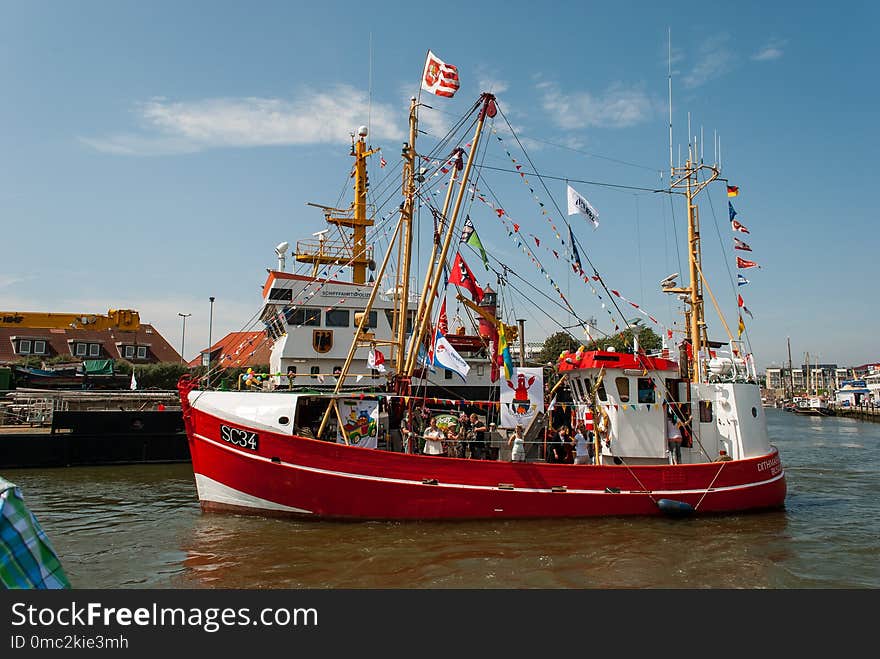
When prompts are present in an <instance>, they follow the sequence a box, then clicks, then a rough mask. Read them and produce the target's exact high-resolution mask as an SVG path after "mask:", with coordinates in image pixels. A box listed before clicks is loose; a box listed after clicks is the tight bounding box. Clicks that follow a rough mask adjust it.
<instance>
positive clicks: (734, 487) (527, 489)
mask: <svg viewBox="0 0 880 659" xmlns="http://www.w3.org/2000/svg"><path fill="white" fill-rule="evenodd" d="M194 434H195V436H196V437H197V438H198V439H201V440H202V441H204V442H208V443H209V444H213V445H214V446H217V447H218V448H221V449H223V450H225V451H231V452H232V453H234V454H235V455H238V456H241V457H245V458H248V459H250V460H258V461H261V462H267V463H269V464H272V465H275V466H278V467H287V468H289V469H299V470H302V471H310V472H312V473H315V474H323V475H325V476H340V477H343V478H352V479H357V480H365V481H375V482H380V483H397V484H401V485H425V484H424V483H422V481H416V480H408V479H403V478H385V477H383V476H368V475H366V474H352V473H350V472H346V471H335V470H331V469H321V468H319V467H307V466H305V465H297V464H293V463H291V462H274V461H272V460H271V459H269V458H264V457H263V456H261V455H255V454H252V453H244V452H242V451H238V450H236V449H234V448H232V447H230V446H226V445H224V444H222V443H220V442H217V441H215V440H213V439H209V438H208V437H205V436H204V435H200V434H198V433H194ZM784 476H785V471H784V470H783V471H781V472H779V474H778V475H777V476H774V477H773V478H770V479H768V480H765V481H759V482H756V483H746V484H743V485H729V486H727V487H713V488H711V489H709V490H708V492H731V491H734V490H745V489H748V488H752V487H760V486H762V485H768V484H770V483H773V482H775V481H778V480H779V479H781V478H783V477H784ZM425 487H445V488H456V489H462V490H490V491H493V492H494V491H502V492H545V493H546V492H550V491H551V490H550V488H549V487H548V488H531V487H516V488H514V489H513V490H499V488H498V487H497V486H494V485H464V484H462V483H438V484H437V485H425ZM706 491H707V490H706V488H700V489H696V490H648V491H646V490H621V491H620V492H619V493H615V494H641V495H644V494H658V495H664V494H668V495H671V494H703V493H704V492H706ZM566 492H567V493H569V494H606V492H605V490H572V489H568V490H566ZM554 494H558V493H556V492H554ZM276 505H278V504H276ZM306 512H308V511H306Z"/></svg>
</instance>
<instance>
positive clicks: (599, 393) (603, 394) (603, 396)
mask: <svg viewBox="0 0 880 659" xmlns="http://www.w3.org/2000/svg"><path fill="white" fill-rule="evenodd" d="M596 397H597V398H598V399H599V400H600V401H602V402H603V403H607V402H608V392H607V391H605V380H604V379H603V380H602V381H601V382H599V388H598V389H597V390H596Z"/></svg>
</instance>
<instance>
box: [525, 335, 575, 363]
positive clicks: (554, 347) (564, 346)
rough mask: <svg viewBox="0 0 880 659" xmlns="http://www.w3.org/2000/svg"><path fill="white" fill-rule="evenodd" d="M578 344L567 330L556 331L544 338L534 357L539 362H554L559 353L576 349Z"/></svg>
mask: <svg viewBox="0 0 880 659" xmlns="http://www.w3.org/2000/svg"><path fill="white" fill-rule="evenodd" d="M579 345H580V344H579V343H578V342H577V339H575V338H574V337H573V336H572V335H571V334H569V333H568V332H556V333H555V334H551V335H550V336H548V337H547V338H546V339H545V340H544V345H543V346H541V350H540V351H538V353H537V354H535V359H536V360H537V361H538V362H540V363H541V364H546V363H548V362H551V363H553V364H555V363H556V360H557V359H559V354H560V353H562V352H565V351H567V350H576V349H577V347H578V346H579Z"/></svg>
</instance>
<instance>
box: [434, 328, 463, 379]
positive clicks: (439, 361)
mask: <svg viewBox="0 0 880 659" xmlns="http://www.w3.org/2000/svg"><path fill="white" fill-rule="evenodd" d="M434 365H435V366H439V367H440V368H445V369H446V370H447V371H455V372H456V373H458V374H459V375H460V376H461V379H462V380H467V374H468V371H470V370H471V365H470V364H468V363H467V362H466V361H465V360H464V358H463V357H462V356H461V355H459V354H458V352H456V350H455V348H453V347H452V344H450V343H449V341H448V340H447V339H446V337H445V336H443V334H442V333H441V332H440V330H439V329H438V330H437V334H436V335H435V337H434Z"/></svg>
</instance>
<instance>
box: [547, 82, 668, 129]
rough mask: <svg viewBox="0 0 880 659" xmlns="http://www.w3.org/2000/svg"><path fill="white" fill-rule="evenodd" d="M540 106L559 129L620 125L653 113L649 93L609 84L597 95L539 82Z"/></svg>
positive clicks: (644, 117)
mask: <svg viewBox="0 0 880 659" xmlns="http://www.w3.org/2000/svg"><path fill="white" fill-rule="evenodd" d="M537 87H538V89H539V90H541V91H542V93H543V99H542V105H543V107H544V109H545V110H546V111H547V112H548V113H549V114H550V116H551V117H552V119H553V120H554V121H555V122H556V124H557V125H558V126H559V127H560V128H564V129H567V130H573V129H579V128H586V127H589V126H595V127H602V128H624V127H627V126H633V125H635V124H638V123H641V122H643V121H646V120H647V119H649V118H650V117H651V116H652V114H653V113H654V110H653V103H652V102H651V99H650V98H649V96H648V95H647V94H646V93H645V92H644V91H643V90H641V89H639V88H638V87H631V86H626V85H624V84H623V83H615V84H613V85H611V86H610V87H609V88H608V89H606V90H605V91H604V92H602V93H601V94H592V93H590V92H586V91H573V92H563V91H561V90H560V89H559V87H558V85H557V84H555V83H550V82H542V83H539V84H538V85H537Z"/></svg>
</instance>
